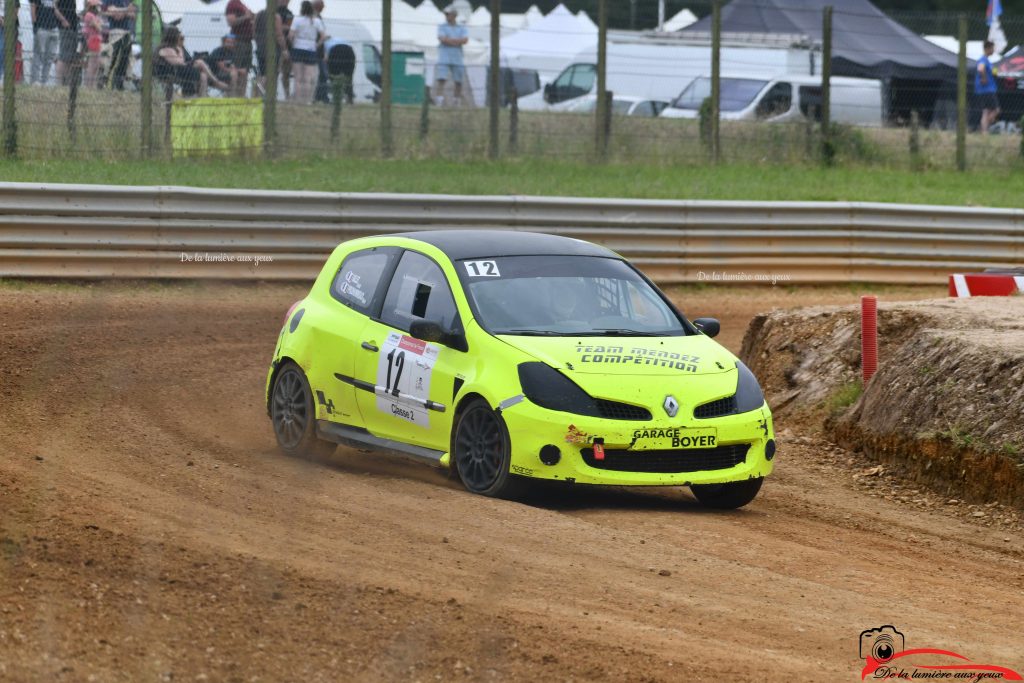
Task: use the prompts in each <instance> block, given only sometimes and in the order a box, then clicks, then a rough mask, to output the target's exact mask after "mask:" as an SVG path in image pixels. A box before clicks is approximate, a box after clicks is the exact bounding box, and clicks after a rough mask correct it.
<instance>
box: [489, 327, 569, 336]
mask: <svg viewBox="0 0 1024 683" xmlns="http://www.w3.org/2000/svg"><path fill="white" fill-rule="evenodd" d="M495 334H515V335H519V336H521V337H563V336H565V335H566V333H565V332H555V331H554V330H529V329H515V330H501V331H499V332H495Z"/></svg>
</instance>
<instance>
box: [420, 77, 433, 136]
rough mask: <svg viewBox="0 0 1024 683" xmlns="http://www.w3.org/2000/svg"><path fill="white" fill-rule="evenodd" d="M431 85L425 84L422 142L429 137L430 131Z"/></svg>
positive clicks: (421, 107) (421, 111) (421, 125)
mask: <svg viewBox="0 0 1024 683" xmlns="http://www.w3.org/2000/svg"><path fill="white" fill-rule="evenodd" d="M430 103H431V95H430V86H429V85H425V86H423V104H422V105H421V106H420V142H423V141H424V140H426V139H427V134H428V133H430Z"/></svg>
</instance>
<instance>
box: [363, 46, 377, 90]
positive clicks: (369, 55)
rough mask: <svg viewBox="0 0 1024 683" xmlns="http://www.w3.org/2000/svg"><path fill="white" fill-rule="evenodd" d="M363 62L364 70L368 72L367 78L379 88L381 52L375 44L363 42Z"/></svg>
mask: <svg viewBox="0 0 1024 683" xmlns="http://www.w3.org/2000/svg"><path fill="white" fill-rule="evenodd" d="M363 63H364V64H365V66H364V67H363V70H364V71H365V72H366V80H368V81H370V82H371V83H373V84H374V85H376V86H377V87H378V88H379V87H380V83H381V79H380V74H381V66H380V64H381V62H380V53H379V52H377V48H376V47H375V46H374V45H370V44H368V43H364V44H363Z"/></svg>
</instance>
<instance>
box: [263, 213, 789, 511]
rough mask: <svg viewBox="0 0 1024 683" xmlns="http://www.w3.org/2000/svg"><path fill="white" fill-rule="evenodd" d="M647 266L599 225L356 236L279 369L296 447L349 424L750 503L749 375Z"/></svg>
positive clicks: (484, 489)
mask: <svg viewBox="0 0 1024 683" xmlns="http://www.w3.org/2000/svg"><path fill="white" fill-rule="evenodd" d="M718 328H719V325H718V321H716V320H714V319H711V318H706V319H697V320H694V321H693V322H690V321H688V320H687V319H686V318H685V317H683V315H682V314H681V313H680V312H679V311H678V310H676V308H675V307H674V306H673V305H672V304H671V302H669V300H668V299H667V298H666V297H665V295H664V294H662V293H661V292H660V291H659V290H658V289H657V288H656V287H655V286H654V285H653V284H652V283H651V281H650V280H648V279H647V278H646V277H645V276H644V275H643V274H642V273H640V272H639V271H637V270H636V269H635V268H634V267H633V266H631V265H630V264H629V263H627V262H626V261H625V260H624V259H622V258H621V257H620V256H618V255H617V254H615V253H613V252H611V251H609V250H607V249H605V248H603V247H599V246H596V245H593V244H590V243H588V242H583V241H580V240H574V239H568V238H564V237H556V236H552V235H542V234H536V233H523V232H502V231H484V230H441V231H433V232H413V233H406V234H401V235H388V236H382V237H369V238H363V239H356V240H352V241H350V242H345V243H344V244H342V245H341V246H339V247H338V248H337V249H335V250H334V253H333V254H332V255H331V257H330V258H329V259H328V260H327V263H326V264H325V265H324V267H323V270H322V271H321V272H320V276H319V277H318V278H317V279H316V282H315V283H314V284H313V288H312V289H311V290H310V293H309V295H308V296H307V297H306V298H305V299H303V300H302V301H299V302H298V303H296V304H295V305H294V306H293V307H292V309H291V310H290V311H289V313H288V315H287V317H286V319H285V324H284V327H283V329H282V330H281V334H280V336H279V338H278V341H277V348H276V350H275V352H274V359H273V363H272V364H271V367H270V373H269V375H268V377H267V409H268V412H269V415H270V418H271V421H272V422H273V427H274V432H275V434H276V436H277V441H278V444H279V445H280V447H281V449H282V450H284V451H285V452H286V453H288V454H291V455H305V456H310V455H317V454H322V453H324V452H325V451H329V450H331V449H333V448H334V445H335V443H342V444H347V445H350V446H354V447H356V448H362V449H371V450H379V451H386V452H390V453H393V454H397V455H403V456H406V457H411V458H413V459H416V460H419V461H423V462H427V463H431V464H433V465H436V466H439V467H445V468H454V471H455V472H456V473H457V474H458V476H459V477H460V478H461V480H462V482H463V484H464V485H465V486H466V488H467V489H469V490H470V491H472V492H474V493H480V494H484V495H489V496H498V495H508V494H509V492H510V490H511V489H512V487H513V486H514V485H515V484H517V483H521V482H522V481H523V479H524V478H534V479H547V480H558V481H563V482H568V483H577V484H605V485H617V486H648V485H653V486H689V487H690V488H691V490H692V491H693V493H694V495H695V496H696V498H697V499H698V500H699V501H700V502H701V503H703V504H705V505H708V506H711V507H717V508H735V507H740V506H742V505H745V504H747V503H749V502H750V501H751V500H753V498H754V496H755V495H757V492H758V490H759V489H760V488H761V482H762V481H763V479H764V476H765V475H767V474H769V473H770V472H771V470H772V459H773V458H774V456H775V441H774V433H773V430H772V418H771V413H770V412H769V410H768V406H767V404H766V403H765V400H764V396H763V395H762V393H761V388H760V387H759V385H758V383H757V380H756V379H755V378H754V375H753V374H752V373H751V372H750V370H748V369H747V367H746V366H744V365H743V363H741V362H740V361H738V360H737V359H736V357H735V356H733V355H732V354H731V353H729V352H728V351H726V350H725V349H724V348H722V347H721V346H720V345H719V344H717V343H716V342H714V341H712V339H711V337H713V336H715V334H717V332H718Z"/></svg>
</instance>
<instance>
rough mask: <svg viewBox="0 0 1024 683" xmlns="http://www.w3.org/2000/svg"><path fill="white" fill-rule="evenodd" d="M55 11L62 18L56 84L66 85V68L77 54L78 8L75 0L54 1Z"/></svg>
mask: <svg viewBox="0 0 1024 683" xmlns="http://www.w3.org/2000/svg"><path fill="white" fill-rule="evenodd" d="M56 9H57V11H58V12H59V13H60V16H61V17H63V18H64V22H65V23H63V24H61V26H60V29H59V33H60V48H59V54H58V56H57V82H58V83H60V84H61V85H67V84H68V83H67V73H68V66H69V65H70V64H71V62H72V61H74V59H75V55H76V53H77V52H78V7H77V6H76V3H75V0H56Z"/></svg>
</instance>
